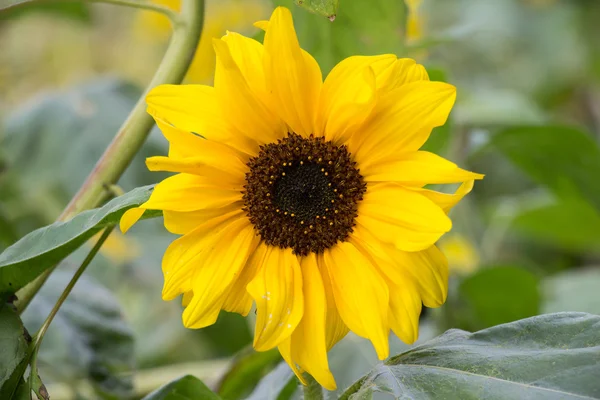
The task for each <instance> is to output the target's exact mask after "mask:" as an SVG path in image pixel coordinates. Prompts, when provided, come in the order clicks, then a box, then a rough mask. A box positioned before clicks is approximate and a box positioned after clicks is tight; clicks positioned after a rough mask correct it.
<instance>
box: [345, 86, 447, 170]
mask: <svg viewBox="0 0 600 400" xmlns="http://www.w3.org/2000/svg"><path fill="white" fill-rule="evenodd" d="M455 97H456V89H455V88H454V86H452V85H449V84H447V83H443V82H429V81H420V82H413V83H409V84H407V85H403V86H400V87H399V88H398V89H395V90H392V91H389V92H386V93H384V94H383V95H382V96H381V97H380V98H379V99H378V101H377V104H376V106H375V109H374V110H373V112H372V113H371V116H370V117H369V118H368V120H367V121H366V122H365V123H364V124H363V125H362V126H361V127H360V129H359V132H360V134H357V135H354V136H353V137H352V140H351V141H349V143H348V145H349V149H350V152H351V153H352V154H353V155H354V157H355V160H356V161H357V162H358V164H359V166H360V168H361V169H362V168H366V167H367V166H368V165H370V164H374V163H377V162H378V161H379V160H381V159H385V158H386V157H389V156H390V155H392V154H398V153H407V152H410V151H416V150H418V149H419V148H420V147H421V146H422V145H423V144H424V143H425V141H427V138H428V137H429V134H430V133H431V130H432V129H433V128H435V127H436V126H440V125H443V124H444V123H445V122H446V119H447V118H448V114H449V113H450V110H451V109H452V105H453V104H454V99H455Z"/></svg>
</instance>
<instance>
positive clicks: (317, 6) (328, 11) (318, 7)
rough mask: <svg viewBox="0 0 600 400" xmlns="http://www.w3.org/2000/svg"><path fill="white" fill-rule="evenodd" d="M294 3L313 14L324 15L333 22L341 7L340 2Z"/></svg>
mask: <svg viewBox="0 0 600 400" xmlns="http://www.w3.org/2000/svg"><path fill="white" fill-rule="evenodd" d="M294 3H296V4H297V5H299V6H300V7H302V8H305V9H306V10H308V11H310V12H311V13H315V14H318V15H322V16H324V17H327V18H329V19H330V20H332V21H333V20H334V19H335V15H336V14H337V9H338V6H339V0H294Z"/></svg>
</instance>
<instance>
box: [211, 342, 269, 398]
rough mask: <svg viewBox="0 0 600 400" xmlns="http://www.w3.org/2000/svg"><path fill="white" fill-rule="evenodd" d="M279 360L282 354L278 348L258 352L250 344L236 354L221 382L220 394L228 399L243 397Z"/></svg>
mask: <svg viewBox="0 0 600 400" xmlns="http://www.w3.org/2000/svg"><path fill="white" fill-rule="evenodd" d="M279 360H281V356H280V355H279V352H278V351H277V350H276V349H273V350H271V351H266V352H257V351H254V349H253V348H252V346H250V347H249V348H247V349H246V350H245V351H244V352H242V353H241V354H238V355H237V356H236V358H235V359H234V360H233V362H232V364H231V367H230V368H229V370H228V371H227V372H226V373H225V374H224V375H223V378H222V379H221V382H220V383H219V388H218V392H219V394H220V395H221V396H222V397H223V398H225V399H227V400H235V399H241V398H243V397H244V396H245V395H247V394H248V393H250V391H251V390H252V389H253V388H254V386H256V382H258V381H259V380H260V378H261V377H262V376H263V375H265V373H266V372H267V371H268V370H269V369H271V368H272V367H273V365H274V364H276V363H277V362H278V361H279Z"/></svg>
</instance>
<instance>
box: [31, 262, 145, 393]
mask: <svg viewBox="0 0 600 400" xmlns="http://www.w3.org/2000/svg"><path fill="white" fill-rule="evenodd" d="M72 275H73V273H72V272H71V271H65V270H57V271H54V272H53V273H52V275H50V277H49V278H48V281H47V282H46V284H44V286H42V289H41V290H40V292H39V293H38V294H37V295H36V297H35V298H34V299H33V301H32V302H31V304H30V305H29V307H27V309H26V310H25V312H24V313H23V321H24V322H25V325H26V326H28V327H29V328H30V329H31V328H35V329H36V330H37V328H39V327H40V326H41V324H42V323H43V321H44V319H45V318H46V316H47V315H48V314H49V313H50V310H51V309H52V307H53V305H54V303H56V300H57V299H58V297H59V296H60V294H61V293H62V291H63V289H64V288H65V286H66V285H67V283H68V282H69V281H70V280H71V277H72ZM32 330H33V329H32ZM38 360H39V362H38V367H39V372H40V375H41V376H44V377H53V378H54V379H55V380H60V381H62V382H74V381H76V380H78V379H81V378H88V379H89V381H90V382H91V383H92V386H93V388H94V390H95V392H96V394H97V395H98V397H100V398H103V399H124V398H130V397H131V395H132V391H133V379H132V373H133V369H134V366H135V354H134V339H133V331H132V329H131V328H130V327H129V325H128V324H127V322H126V321H125V319H124V317H123V310H122V308H121V306H120V305H119V303H118V301H117V300H116V299H115V297H114V295H113V294H112V293H111V292H110V291H109V290H108V289H106V288H105V287H103V286H102V285H100V284H99V283H98V282H96V281H95V280H94V279H92V278H91V277H89V276H87V275H83V276H82V277H81V278H80V279H79V280H78V281H77V284H76V285H75V286H74V287H73V291H72V292H71V294H70V295H69V297H67V299H66V300H65V302H64V303H63V305H62V306H61V308H60V310H59V311H58V313H57V314H56V316H55V317H54V320H53V321H52V324H51V325H50V328H49V329H48V331H47V332H46V335H45V336H44V341H43V343H42V346H41V349H40V351H39V354H38ZM56 365H60V366H61V367H60V371H56V370H55V368H54V366H56Z"/></svg>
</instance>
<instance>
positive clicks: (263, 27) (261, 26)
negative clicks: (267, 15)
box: [253, 20, 269, 31]
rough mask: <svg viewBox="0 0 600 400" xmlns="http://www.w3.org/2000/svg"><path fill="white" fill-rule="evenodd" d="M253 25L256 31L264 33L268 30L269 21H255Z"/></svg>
mask: <svg viewBox="0 0 600 400" xmlns="http://www.w3.org/2000/svg"><path fill="white" fill-rule="evenodd" d="M253 25H254V26H255V27H256V28H258V29H261V30H263V31H266V30H267V29H268V28H269V21H266V20H262V21H256V22H255V23H254V24H253Z"/></svg>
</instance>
